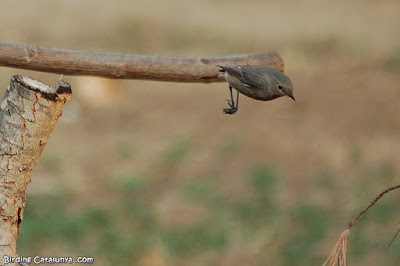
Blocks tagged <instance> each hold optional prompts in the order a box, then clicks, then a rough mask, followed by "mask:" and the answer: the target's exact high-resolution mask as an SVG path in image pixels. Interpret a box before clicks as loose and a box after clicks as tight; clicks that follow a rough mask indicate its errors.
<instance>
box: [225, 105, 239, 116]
mask: <svg viewBox="0 0 400 266" xmlns="http://www.w3.org/2000/svg"><path fill="white" fill-rule="evenodd" d="M237 110H238V109H237V107H234V108H224V109H222V111H223V112H224V114H228V115H233V114H234V113H236V111H237Z"/></svg>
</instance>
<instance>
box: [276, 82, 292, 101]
mask: <svg viewBox="0 0 400 266" xmlns="http://www.w3.org/2000/svg"><path fill="white" fill-rule="evenodd" d="M275 91H276V92H277V94H278V95H279V96H288V97H290V98H292V100H293V101H296V99H295V98H294V96H293V86H292V83H291V82H290V83H286V84H282V83H278V84H276V88H275Z"/></svg>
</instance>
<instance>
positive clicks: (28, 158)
mask: <svg viewBox="0 0 400 266" xmlns="http://www.w3.org/2000/svg"><path fill="white" fill-rule="evenodd" d="M71 97H72V92H71V87H70V86H69V84H68V83H65V82H63V81H60V82H59V83H58V84H56V86H55V87H53V88H52V87H49V86H47V85H45V84H43V83H41V82H38V81H35V80H32V79H30V78H27V77H23V76H13V77H12V78H11V82H10V85H9V86H8V88H7V91H6V93H5V96H4V98H3V101H2V103H1V105H0V265H4V264H5V263H6V262H7V261H6V260H7V259H8V258H11V257H14V258H15V257H16V241H17V236H18V233H19V226H20V224H21V221H22V219H23V210H24V207H25V197H26V196H25V195H26V194H25V192H26V188H27V185H28V184H29V182H31V175H32V171H33V170H34V169H35V166H36V162H37V160H38V159H39V156H40V154H41V153H42V151H43V149H44V146H45V145H46V143H47V140H48V139H49V137H50V133H51V131H52V130H53V128H54V125H55V123H56V122H57V120H58V118H59V117H60V116H61V112H62V108H63V106H64V103H65V101H67V100H71ZM8 262H10V261H8ZM10 265H14V264H13V263H11V264H10Z"/></svg>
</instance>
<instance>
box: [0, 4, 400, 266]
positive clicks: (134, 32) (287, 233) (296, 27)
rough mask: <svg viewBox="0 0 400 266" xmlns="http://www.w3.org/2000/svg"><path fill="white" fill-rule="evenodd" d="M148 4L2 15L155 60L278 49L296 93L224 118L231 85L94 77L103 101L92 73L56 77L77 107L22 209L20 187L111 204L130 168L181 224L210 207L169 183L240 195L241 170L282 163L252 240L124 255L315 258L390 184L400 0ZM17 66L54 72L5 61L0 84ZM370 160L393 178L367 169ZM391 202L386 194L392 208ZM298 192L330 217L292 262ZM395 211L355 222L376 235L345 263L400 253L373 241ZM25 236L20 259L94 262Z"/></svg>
mask: <svg viewBox="0 0 400 266" xmlns="http://www.w3.org/2000/svg"><path fill="white" fill-rule="evenodd" d="M21 3H23V4H21ZM151 3H152V5H149V1H130V2H129V4H128V3H127V2H125V1H103V2H99V1H89V0H87V1H63V2H60V1H51V0H46V1H40V2H38V1H18V3H17V2H15V3H14V2H13V1H6V2H5V3H3V4H2V8H1V11H0V23H1V25H2V27H1V36H2V37H1V41H11V42H20V43H27V44H38V45H43V46H50V47H58V48H69V49H81V50H93V51H111V52H126V53H138V54H151V55H152V54H158V55H190V56H196V55H204V56H211V55H228V54H240V53H250V52H256V51H263V50H270V49H273V50H276V51H278V53H279V54H280V55H281V56H282V58H283V59H284V62H285V66H286V71H285V72H286V74H287V75H288V76H289V77H291V79H292V81H293V84H294V87H295V92H294V95H295V97H296V100H297V102H296V103H293V102H292V101H291V100H290V99H289V98H282V99H278V100H275V101H272V102H257V101H254V100H251V99H249V98H246V97H242V98H241V100H240V109H239V112H238V113H237V114H236V115H234V116H227V115H223V114H222V111H221V110H222V108H223V107H224V106H225V105H226V102H225V98H227V96H228V89H227V85H226V84H225V83H218V84H207V85H205V84H176V83H161V82H149V81H115V82H109V81H106V80H100V81H98V82H99V83H98V84H99V85H95V86H96V87H97V86H98V87H102V86H103V87H105V88H106V89H104V91H105V92H104V93H107V92H108V89H109V88H110V87H112V88H114V87H118V92H116V93H115V94H114V93H113V94H111V95H112V99H111V100H110V101H107V100H104V99H103V100H104V103H103V102H102V101H103V100H102V99H88V98H87V96H85V95H84V93H83V92H82V90H85V89H89V86H88V85H86V84H87V83H88V81H87V79H82V78H77V77H65V80H66V81H67V82H70V83H71V85H72V88H73V90H75V92H76V97H75V103H71V104H70V106H69V107H68V109H67V110H66V111H65V117H66V119H67V118H68V117H71V118H70V120H71V121H69V122H68V121H65V120H64V121H61V122H59V123H58V125H57V126H56V129H55V131H54V133H53V135H52V137H51V140H50V142H49V144H48V146H47V147H46V149H45V152H44V154H43V156H42V159H41V161H40V162H39V165H38V169H37V171H36V172H35V174H34V176H33V178H32V183H31V184H30V185H29V196H28V206H29V197H33V198H34V197H52V196H57V195H59V194H60V193H61V194H63V193H65V194H66V195H73V196H72V197H70V198H69V199H68V206H62V208H66V209H67V211H68V212H70V215H71V216H74V215H75V214H76V213H77V212H79V211H80V210H84V209H85V208H87V207H88V206H101V207H104V206H110V207H111V208H112V206H117V205H120V204H121V200H123V199H121V198H120V195H119V194H120V192H119V191H118V189H121V188H117V189H116V188H113V189H112V190H111V191H110V189H109V188H110V186H111V187H112V185H110V184H113V183H118V182H129V178H130V177H131V174H130V173H134V174H135V175H138V176H141V177H143V178H144V179H146V178H147V179H148V180H149V181H144V182H146V184H148V185H149V186H150V189H148V191H149V192H148V193H146V194H145V195H144V197H145V200H146V201H147V202H149V205H150V206H151V208H152V209H154V212H155V213H156V215H155V216H156V217H157V221H158V222H159V223H160V224H162V225H163V226H181V225H190V224H193V223H196V222H197V221H200V220H202V219H203V217H204V215H206V213H207V211H208V207H209V206H207V205H204V204H200V203H198V202H196V201H194V202H192V201H187V200H185V199H182V197H180V196H179V193H177V188H178V187H179V186H180V185H181V184H183V183H188V182H192V181H196V180H197V179H201V178H203V177H204V176H212V177H213V181H212V182H215V184H216V187H217V190H218V193H220V195H221V197H223V198H225V199H231V198H232V199H235V198H241V197H243V196H244V195H250V194H251V193H252V191H251V189H250V188H249V186H248V184H247V183H246V179H245V176H246V175H247V173H248V171H249V168H251V167H252V166H254V165H257V164H267V165H270V166H273V167H274V168H276V169H277V171H278V172H279V181H278V185H277V187H276V191H275V192H276V193H275V194H276V204H277V206H275V207H276V208H277V209H279V210H280V212H281V213H282V216H281V218H280V220H279V224H278V225H274V226H278V227H279V230H278V229H276V228H273V227H271V226H265V227H262V228H261V229H260V230H256V232H257V234H256V236H252V237H248V239H242V238H240V239H239V240H238V239H236V238H235V236H232V239H231V240H230V242H229V244H227V245H226V246H224V247H223V248H222V249H221V250H218V251H204V252H198V253H195V255H194V257H193V258H190V259H188V258H187V257H184V256H183V258H181V257H179V256H176V257H173V256H172V255H171V254H169V253H168V251H167V249H168V248H166V247H165V246H163V244H161V243H159V242H160V240H159V239H158V240H157V239H155V240H154V241H155V242H156V243H158V244H154V245H151V248H149V249H147V250H146V251H145V252H143V254H140V255H139V258H135V259H132V260H131V261H130V263H133V261H135V262H136V263H138V261H140V264H143V265H162V264H167V265H174V264H178V263H180V264H182V265H186V264H190V265H207V264H208V265H211V264H213V265H243V264H248V265H252V264H257V265H265V264H267V265H291V264H293V265H295V264H297V265H311V264H313V265H314V264H315V265H319V264H321V262H322V261H323V259H324V257H325V256H326V255H328V254H329V252H330V249H331V248H332V247H333V245H334V243H335V241H336V238H337V236H338V235H339V234H340V233H341V231H342V230H343V229H344V226H345V224H346V222H347V221H348V220H349V219H350V218H351V217H352V216H353V215H354V214H355V212H356V211H357V210H359V209H360V208H361V207H362V206H364V205H365V204H367V203H368V202H369V201H370V200H371V199H372V198H373V197H374V196H375V195H376V194H378V193H379V192H380V191H381V190H383V189H384V188H386V187H387V186H389V185H394V184H396V183H400V179H399V177H398V173H399V170H400V168H399V166H398V162H399V161H400V138H399V133H400V115H399V114H400V104H399V99H400V75H399V71H400V45H399V43H400V34H399V25H400V16H399V12H400V3H399V2H398V1H389V0H387V1H344V0H342V1H329V2H327V1H316V0H309V1H290V0H286V1H275V2H270V1H257V0H254V1H213V0H208V1H183V0H174V1H161V0H159V1H152V2H151ZM153 3H154V4H153ZM17 73H18V74H27V75H29V76H31V77H33V78H36V79H39V80H41V81H44V82H47V83H50V84H52V83H54V82H55V80H56V79H57V78H58V76H56V75H50V74H43V73H37V72H27V71H22V70H16V69H6V68H1V71H0V77H1V82H2V86H1V87H2V88H6V86H7V84H8V82H9V79H10V76H11V75H12V74H17ZM108 95H110V94H108ZM106 97H107V96H106ZM93 102H94V103H98V102H101V104H93ZM91 103H92V104H91ZM74 112H75V113H76V115H77V116H76V117H75V118H74V117H73V113H74ZM174 145H175V146H177V147H178V149H179V147H181V148H182V149H183V150H184V152H182V154H183V155H182V158H178V159H177V161H178V162H177V163H175V162H170V163H169V162H168V160H170V159H168V158H169V157H173V155H171V154H169V153H168V150H169V149H170V148H171V146H172V147H174ZM227 149H228V151H226V150H227ZM178 153H179V151H178ZM52 158H53V159H52ZM54 158H56V159H54ZM54 160H55V161H56V162H54ZM54 164H55V166H54ZM170 164H171V165H172V166H171V165H170ZM53 168H55V169H53ZM374 169H384V170H382V171H389V172H390V173H389V174H388V175H384V174H376V172H377V171H378V170H377V171H375V170H374ZM385 169H386V170H385ZM374 171H375V172H374ZM378 172H379V171H378ZM127 173H129V174H127ZM323 173H330V175H331V176H332V180H330V181H329V182H331V183H332V184H333V185H331V187H329V188H328V189H326V188H323V187H322V188H321V176H323ZM374 174H376V175H374ZM125 179H126V180H125ZM152 186H153V187H152ZM394 194H396V192H394ZM397 194H398V193H397ZM389 198H390V199H389ZM399 199H400V198H399V196H395V195H392V196H389V197H388V199H387V200H386V204H390V203H393V202H396V201H397V202H398V200H399ZM303 203H304V204H311V205H317V206H320V207H321V208H322V209H326V210H327V211H328V213H329V214H330V215H331V216H330V217H332V219H329V226H328V229H327V233H326V235H324V237H323V238H321V240H320V241H319V243H320V244H319V245H314V246H313V249H312V250H313V251H312V252H311V251H310V254H311V255H308V256H309V257H307V258H310V260H311V259H313V260H312V261H310V262H309V263H308V262H304V261H301V262H299V263H293V262H291V261H290V260H287V259H286V258H285V257H284V255H281V253H282V249H285V243H286V242H285V241H286V240H288V239H289V240H290V239H291V236H292V235H293V234H292V233H293V231H296V230H301V229H296V226H297V225H298V223H297V222H296V219H295V218H293V217H292V216H290V215H289V214H287V213H289V212H290V210H292V209H293V208H294V207H296V206H298V205H299V204H303ZM128 208H129V204H128ZM149 208H150V207H149ZM399 210H400V209H399V207H398V204H395V205H393V206H392V208H391V209H390V213H391V215H393V216H392V218H391V219H389V221H387V224H386V225H385V226H382V224H381V225H380V226H379V225H377V226H375V227H374V226H371V225H368V222H369V220H368V217H366V218H365V220H363V221H362V223H365V224H367V225H366V227H367V228H366V229H365V231H363V232H364V233H365V238H366V239H367V240H366V242H368V241H372V240H371V238H372V239H374V238H376V235H380V237H379V239H380V240H381V242H379V243H378V244H376V245H375V246H369V247H368V249H367V250H364V251H363V252H361V253H359V254H358V255H354V256H353V257H350V260H351V261H350V262H351V263H352V265H378V264H381V262H383V264H382V265H395V263H400V262H399V256H397V255H396V254H394V253H395V252H398V250H399V249H398V246H399V241H397V242H396V241H395V243H394V245H395V246H396V245H397V249H396V247H392V248H391V249H389V250H388V249H387V248H385V247H384V248H381V246H382V245H383V246H384V245H386V244H387V242H389V241H390V239H391V237H392V236H393V235H394V233H395V231H396V229H397V228H396V225H395V224H396V222H398V221H399V217H400V216H399ZM123 218H124V216H123V214H121V217H117V218H116V223H118V224H119V223H121V227H118V228H125V227H128V228H129V227H130V226H131V225H130V223H129V222H126V221H125V220H124V219H123ZM26 219H28V218H26ZM24 222H25V221H24ZM24 222H23V224H22V226H24ZM257 228H259V227H257ZM99 230H101V229H99ZM276 231H278V233H276ZM232 232H236V231H235V230H233V231H232ZM271 232H273V233H271ZM271 234H272V235H273V237H272V238H271V239H272V240H271V239H269V238H268V236H269V235H271ZM354 234H356V233H354ZM264 236H265V237H264ZM274 237H275V238H278V239H279V240H276V239H275V238H274ZM265 239H267V240H265ZM268 239H269V240H268ZM281 239H283V240H281ZM289 240H288V241H289ZM79 241H81V240H79ZM82 241H84V240H82ZM260 241H261V242H260ZM272 241H278V242H279V243H278V245H275V244H274V242H272ZM298 241H299V242H302V241H303V240H302V239H300V240H298ZM351 241H352V238H350V242H349V245H350V246H351V245H352V242H351ZM385 241H386V242H385ZM89 242H90V241H89ZM260 243H261V244H260ZM353 243H354V242H353ZM382 243H383V244H382ZM26 245H27V247H25V248H24V251H25V252H26V255H27V256H28V255H36V253H35V254H32V252H40V254H41V255H42V254H48V255H51V256H54V255H55V254H58V255H60V256H61V255H74V256H75V255H84V254H85V255H88V256H90V255H92V256H95V258H96V256H97V258H99V257H100V258H101V255H97V253H91V252H92V249H91V248H87V249H85V248H84V247H82V250H81V251H82V252H79V251H76V250H75V251H71V249H70V248H68V247H67V244H65V243H64V242H63V241H62V240H60V241H59V242H55V244H54V245H53V246H50V247H49V246H48V245H47V246H46V245H43V247H40V248H38V247H36V249H34V248H29V245H32V246H35V245H37V243H27V244H26ZM354 245H356V244H354ZM130 248H132V249H135V247H130ZM393 248H394V249H393ZM128 249H129V248H128ZM33 250H34V251H33ZM117 250H118V249H117ZM395 250H397V251H395ZM115 256H118V251H117V252H116V255H115ZM299 256H301V255H299ZM101 259H102V262H100V261H99V260H97V261H96V262H98V263H99V264H100V265H101V264H104V265H107V264H108V263H110V262H107V260H106V258H101ZM128 261H129V260H128ZM299 261H300V258H299Z"/></svg>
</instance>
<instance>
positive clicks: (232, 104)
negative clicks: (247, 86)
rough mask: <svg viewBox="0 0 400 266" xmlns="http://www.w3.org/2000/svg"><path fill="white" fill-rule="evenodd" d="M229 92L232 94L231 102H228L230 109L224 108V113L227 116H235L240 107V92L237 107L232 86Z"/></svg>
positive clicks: (237, 97)
mask: <svg viewBox="0 0 400 266" xmlns="http://www.w3.org/2000/svg"><path fill="white" fill-rule="evenodd" d="M229 92H230V94H231V100H230V101H229V100H228V99H227V101H228V105H229V107H230V108H224V109H223V112H224V113H225V114H230V115H233V114H234V113H236V111H237V110H238V105H239V91H237V96H236V106H235V101H234V100H233V95H232V87H231V86H229Z"/></svg>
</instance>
